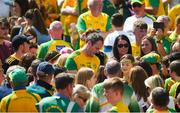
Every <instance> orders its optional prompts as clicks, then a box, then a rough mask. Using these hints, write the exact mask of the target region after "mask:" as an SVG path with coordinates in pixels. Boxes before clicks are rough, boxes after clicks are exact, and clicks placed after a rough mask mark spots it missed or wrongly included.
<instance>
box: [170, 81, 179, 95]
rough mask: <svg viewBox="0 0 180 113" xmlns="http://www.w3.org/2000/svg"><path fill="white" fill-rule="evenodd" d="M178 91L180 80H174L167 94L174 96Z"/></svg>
mask: <svg viewBox="0 0 180 113" xmlns="http://www.w3.org/2000/svg"><path fill="white" fill-rule="evenodd" d="M179 92H180V81H178V82H176V83H175V84H173V85H172V86H171V89H170V91H169V95H170V96H172V97H174V98H176V97H177V96H178V94H179Z"/></svg>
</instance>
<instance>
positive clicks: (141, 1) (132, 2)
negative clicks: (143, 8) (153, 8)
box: [131, 0, 144, 4]
mask: <svg viewBox="0 0 180 113" xmlns="http://www.w3.org/2000/svg"><path fill="white" fill-rule="evenodd" d="M134 3H139V4H144V0H131V4H134Z"/></svg>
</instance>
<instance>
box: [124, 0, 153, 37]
mask: <svg viewBox="0 0 180 113" xmlns="http://www.w3.org/2000/svg"><path fill="white" fill-rule="evenodd" d="M131 4H132V9H133V11H134V15H133V16H130V17H128V18H127V19H126V21H125V23H124V31H126V32H127V33H128V34H130V35H133V25H134V22H135V21H137V20H142V21H144V22H145V23H146V24H147V25H148V29H150V28H153V21H155V18H154V17H153V16H151V15H148V14H146V12H145V5H144V2H143V1H141V0H131Z"/></svg>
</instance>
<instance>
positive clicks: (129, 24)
mask: <svg viewBox="0 0 180 113" xmlns="http://www.w3.org/2000/svg"><path fill="white" fill-rule="evenodd" d="M137 20H142V21H144V22H145V23H146V24H147V25H148V29H150V28H153V20H152V18H150V17H148V16H144V17H137V16H135V15H133V16H130V17H128V18H127V19H126V20H125V23H124V29H123V31H125V32H127V33H128V34H133V26H134V22H136V21H137Z"/></svg>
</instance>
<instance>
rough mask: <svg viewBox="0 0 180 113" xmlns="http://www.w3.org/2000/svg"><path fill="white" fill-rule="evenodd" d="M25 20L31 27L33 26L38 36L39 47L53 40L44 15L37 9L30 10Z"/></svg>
mask: <svg viewBox="0 0 180 113" xmlns="http://www.w3.org/2000/svg"><path fill="white" fill-rule="evenodd" d="M25 18H26V20H27V22H28V24H29V26H31V27H32V28H33V29H34V31H35V32H36V34H37V43H38V45H40V44H41V43H44V42H47V41H49V40H50V39H51V38H50V35H49V33H48V30H47V28H46V26H45V23H44V20H43V18H42V15H41V13H40V11H39V10H38V9H37V8H35V9H30V10H28V11H27V12H26V14H25Z"/></svg>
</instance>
